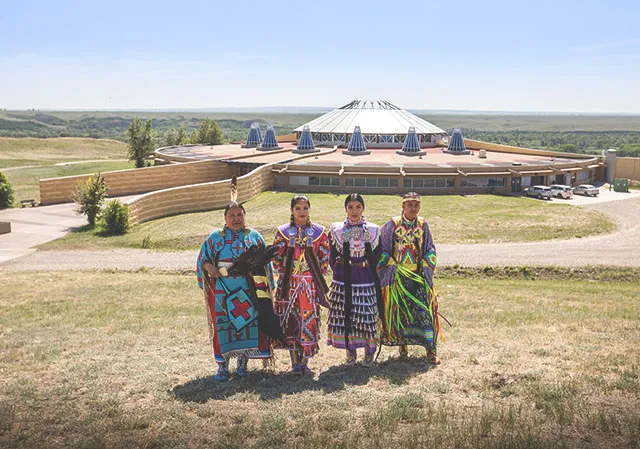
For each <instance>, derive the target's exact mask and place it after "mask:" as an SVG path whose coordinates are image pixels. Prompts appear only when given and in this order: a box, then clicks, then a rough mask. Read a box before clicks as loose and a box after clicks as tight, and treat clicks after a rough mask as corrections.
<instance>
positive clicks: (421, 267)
mask: <svg viewBox="0 0 640 449" xmlns="http://www.w3.org/2000/svg"><path fill="white" fill-rule="evenodd" d="M419 212H420V195H418V194H417V193H415V192H410V193H407V194H406V195H404V196H403V198H402V214H401V215H400V216H398V217H395V218H392V219H390V220H389V221H388V222H387V223H385V224H384V226H382V229H381V231H380V242H381V246H382V255H381V257H380V261H379V263H378V272H379V274H380V282H381V286H382V299H383V310H384V312H383V313H382V314H381V315H382V316H381V325H382V326H381V327H382V337H381V343H382V344H383V345H388V346H399V347H400V348H399V350H400V357H407V355H408V351H407V345H419V346H423V347H424V348H426V350H427V360H428V361H429V362H430V363H431V364H434V365H439V364H440V359H439V358H438V356H437V351H436V344H437V341H438V337H439V334H440V319H439V315H438V301H437V296H436V292H435V290H434V288H433V273H434V271H435V268H436V248H435V245H434V244H433V238H432V237H431V232H429V226H428V224H427V222H426V221H425V219H424V218H422V217H420V216H418V213H419Z"/></svg>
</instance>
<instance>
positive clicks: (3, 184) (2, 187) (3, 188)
mask: <svg viewBox="0 0 640 449" xmlns="http://www.w3.org/2000/svg"><path fill="white" fill-rule="evenodd" d="M12 205H13V187H12V186H11V183H10V182H9V180H8V179H7V177H6V176H5V174H4V173H2V172H0V209H6V208H7V207H11V206H12Z"/></svg>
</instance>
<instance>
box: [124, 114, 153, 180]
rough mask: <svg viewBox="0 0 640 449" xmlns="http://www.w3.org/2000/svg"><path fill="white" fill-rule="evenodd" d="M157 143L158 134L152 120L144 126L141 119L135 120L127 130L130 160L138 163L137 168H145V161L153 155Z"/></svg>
mask: <svg viewBox="0 0 640 449" xmlns="http://www.w3.org/2000/svg"><path fill="white" fill-rule="evenodd" d="M156 143H157V139H156V133H155V131H154V130H153V124H152V122H151V119H149V120H147V121H146V123H145V124H144V125H143V124H142V119H141V118H140V117H136V118H134V119H133V120H132V121H131V124H130V125H129V128H128V129H127V145H128V146H129V160H130V161H135V162H136V168H140V167H144V165H145V160H146V159H147V158H148V157H149V156H151V155H152V154H153V150H155V148H156Z"/></svg>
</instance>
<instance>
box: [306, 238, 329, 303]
mask: <svg viewBox="0 0 640 449" xmlns="http://www.w3.org/2000/svg"><path fill="white" fill-rule="evenodd" d="M304 256H305V259H306V261H307V264H308V265H309V270H310V271H311V277H313V281H314V283H315V284H316V293H317V294H318V296H319V297H320V303H321V304H322V305H324V306H325V307H326V306H327V305H328V303H327V300H326V298H327V295H328V294H329V286H327V281H325V279H324V276H323V275H322V269H321V268H320V262H318V257H317V256H316V253H315V252H313V247H312V246H307V247H306V248H305V249H304Z"/></svg>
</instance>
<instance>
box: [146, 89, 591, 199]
mask: <svg viewBox="0 0 640 449" xmlns="http://www.w3.org/2000/svg"><path fill="white" fill-rule="evenodd" d="M256 134H259V131H258V132H256V130H255V129H252V130H250V131H249V135H248V137H252V136H255V135H256ZM447 143H451V145H447ZM254 144H255V145H256V146H258V147H260V148H255V147H253V146H254ZM273 148H277V149H274V150H270V151H269V150H267V151H265V149H264V145H263V146H260V145H257V144H256V142H252V145H251V147H249V146H248V145H218V146H213V147H211V146H208V145H191V146H182V147H168V148H160V149H158V150H156V152H155V157H156V161H157V162H158V163H177V162H187V161H194V160H210V159H215V160H218V161H220V162H224V163H226V164H229V165H233V166H236V167H237V168H238V170H237V171H238V172H239V174H240V175H243V174H246V173H249V172H251V171H252V170H254V169H256V168H258V167H261V166H264V165H269V166H270V167H271V170H272V172H273V174H274V177H273V188H274V189H280V190H287V191H305V192H308V191H319V192H336V193H344V192H354V191H357V192H362V193H403V192H406V191H417V192H420V193H422V194H449V193H481V192H494V193H517V192H520V191H522V189H523V188H524V187H527V186H530V185H537V184H546V185H548V184H554V183H557V184H567V185H575V184H582V183H591V182H593V181H595V180H596V179H601V178H602V177H603V176H604V175H603V173H604V162H602V161H601V159H600V158H599V157H596V156H591V155H579V154H568V153H557V152H550V151H543V150H534V149H528V148H519V147H513V146H506V145H497V144H492V143H488V142H480V141H474V140H469V139H464V138H463V137H462V135H461V134H459V133H454V135H453V136H452V139H451V142H449V136H448V135H447V133H446V131H444V130H442V129H441V128H438V127H437V126H436V125H434V124H432V123H429V122H427V121H426V120H423V119H421V118H420V117H417V116H416V115H414V114H411V113H410V112H408V111H405V110H403V109H400V108H399V107H397V106H394V105H393V104H391V103H389V102H387V101H368V100H367V101H352V102H351V103H349V104H347V105H345V106H342V107H340V108H337V109H334V110H333V111H330V112H328V113H326V114H324V115H322V116H320V117H318V118H316V119H314V120H312V121H310V122H309V123H306V124H304V125H302V126H300V127H298V128H296V129H295V137H294V138H293V139H290V141H288V142H287V141H285V139H283V138H282V137H279V138H278V139H277V145H276V146H273Z"/></svg>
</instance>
